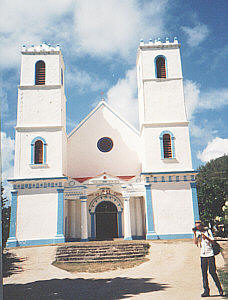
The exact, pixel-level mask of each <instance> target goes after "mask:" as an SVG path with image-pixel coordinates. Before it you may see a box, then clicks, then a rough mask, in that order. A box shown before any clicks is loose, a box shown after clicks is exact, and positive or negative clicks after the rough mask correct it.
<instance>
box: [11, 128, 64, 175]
mask: <svg viewBox="0 0 228 300" xmlns="http://www.w3.org/2000/svg"><path fill="white" fill-rule="evenodd" d="M64 135H65V133H64V131H62V130H55V129H53V130H50V129H49V130H48V129H44V130H42V131H33V130H30V131H20V132H19V131H16V142H15V163H14V178H33V177H34V178H40V177H60V176H62V175H63V169H64V168H63V162H64V159H63V157H64V155H66V154H64V153H63V149H64V147H63V142H64ZM36 137H42V138H44V139H45V141H46V143H47V146H46V149H47V155H46V158H47V159H46V166H42V165H36V166H33V165H31V142H32V140H33V139H34V138H36ZM65 168H66V167H65Z"/></svg>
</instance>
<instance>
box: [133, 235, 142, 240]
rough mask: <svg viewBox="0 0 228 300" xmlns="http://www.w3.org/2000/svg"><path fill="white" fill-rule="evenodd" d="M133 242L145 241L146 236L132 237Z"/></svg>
mask: <svg viewBox="0 0 228 300" xmlns="http://www.w3.org/2000/svg"><path fill="white" fill-rule="evenodd" d="M132 239H133V240H145V236H142V235H132Z"/></svg>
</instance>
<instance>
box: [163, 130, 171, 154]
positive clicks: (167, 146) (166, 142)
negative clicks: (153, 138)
mask: <svg viewBox="0 0 228 300" xmlns="http://www.w3.org/2000/svg"><path fill="white" fill-rule="evenodd" d="M163 150H164V158H172V146H171V137H170V135H169V134H164V135H163Z"/></svg>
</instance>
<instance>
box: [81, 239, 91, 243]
mask: <svg viewBox="0 0 228 300" xmlns="http://www.w3.org/2000/svg"><path fill="white" fill-rule="evenodd" d="M88 241H89V239H81V240H80V242H88Z"/></svg>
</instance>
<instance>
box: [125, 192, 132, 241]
mask: <svg viewBox="0 0 228 300" xmlns="http://www.w3.org/2000/svg"><path fill="white" fill-rule="evenodd" d="M123 198H124V239H125V240H132V236H131V216H130V196H127V195H126V196H124V197H123Z"/></svg>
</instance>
